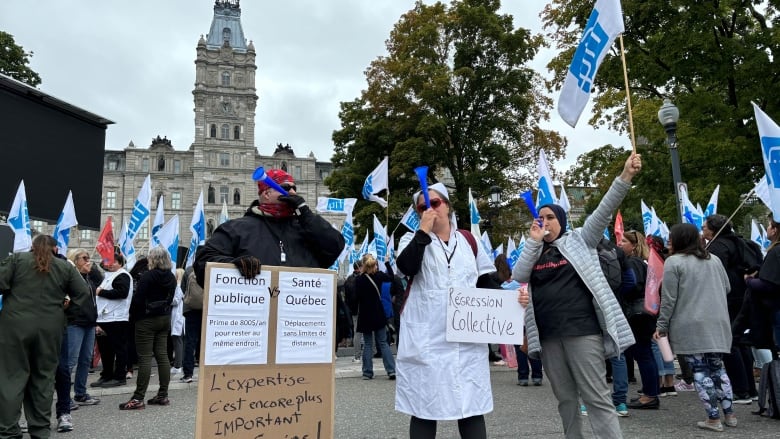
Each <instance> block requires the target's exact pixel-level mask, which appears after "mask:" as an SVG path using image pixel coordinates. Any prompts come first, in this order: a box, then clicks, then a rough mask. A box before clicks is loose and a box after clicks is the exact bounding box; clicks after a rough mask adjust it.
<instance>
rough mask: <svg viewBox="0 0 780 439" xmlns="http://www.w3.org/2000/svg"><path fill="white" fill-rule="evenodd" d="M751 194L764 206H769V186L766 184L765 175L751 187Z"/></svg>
mask: <svg viewBox="0 0 780 439" xmlns="http://www.w3.org/2000/svg"><path fill="white" fill-rule="evenodd" d="M753 192H755V194H756V196H757V197H758V198H759V199H760V200H761V202H762V203H764V205H765V206H767V207H769V206H770V203H771V200H770V199H769V186H768V185H767V184H766V174H764V176H763V177H761V180H758V183H756V186H755V187H753Z"/></svg>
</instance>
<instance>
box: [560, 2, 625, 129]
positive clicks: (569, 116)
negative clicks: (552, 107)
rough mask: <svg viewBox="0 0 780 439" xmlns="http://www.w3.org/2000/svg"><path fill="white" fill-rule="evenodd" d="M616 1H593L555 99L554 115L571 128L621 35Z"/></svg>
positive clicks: (621, 24)
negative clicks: (613, 44) (616, 40)
mask: <svg viewBox="0 0 780 439" xmlns="http://www.w3.org/2000/svg"><path fill="white" fill-rule="evenodd" d="M624 30H625V29H624V27H623V11H622V10H621V7H620V0H597V1H596V6H595V7H594V8H593V12H592V13H591V14H590V18H588V24H587V25H586V26H585V32H584V33H583V35H582V39H581V40H580V44H579V45H578V46H577V50H576V51H575V52H574V58H573V59H572V60H571V64H570V65H569V70H568V71H567V72H566V79H565V80H564V81H563V87H561V95H560V97H559V98H558V114H560V115H561V118H562V119H563V120H564V121H565V122H566V123H568V124H569V125H570V126H571V127H572V128H574V126H576V125H577V120H578V119H579V118H580V115H581V114H582V110H584V109H585V105H586V104H587V103H588V100H589V99H590V92H591V89H593V80H594V79H595V78H596V71H597V70H598V69H599V65H601V61H602V60H603V59H604V56H605V55H606V54H607V51H608V50H609V48H610V47H612V42H613V41H615V38H616V37H617V36H618V35H620V34H621V33H623V31H624Z"/></svg>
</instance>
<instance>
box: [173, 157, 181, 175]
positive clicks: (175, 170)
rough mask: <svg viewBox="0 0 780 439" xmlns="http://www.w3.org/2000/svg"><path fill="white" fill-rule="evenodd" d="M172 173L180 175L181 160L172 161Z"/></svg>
mask: <svg viewBox="0 0 780 439" xmlns="http://www.w3.org/2000/svg"><path fill="white" fill-rule="evenodd" d="M173 173H174V174H181V160H174V161H173Z"/></svg>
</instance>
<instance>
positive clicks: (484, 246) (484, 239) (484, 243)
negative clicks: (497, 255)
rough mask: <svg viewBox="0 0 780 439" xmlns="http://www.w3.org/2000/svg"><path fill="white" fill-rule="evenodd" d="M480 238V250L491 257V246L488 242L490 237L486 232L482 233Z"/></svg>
mask: <svg viewBox="0 0 780 439" xmlns="http://www.w3.org/2000/svg"><path fill="white" fill-rule="evenodd" d="M480 238H481V239H480V242H481V243H482V249H483V250H485V253H487V254H489V255H492V254H493V244H492V243H491V242H490V237H489V236H488V234H487V232H482V236H481V237H480Z"/></svg>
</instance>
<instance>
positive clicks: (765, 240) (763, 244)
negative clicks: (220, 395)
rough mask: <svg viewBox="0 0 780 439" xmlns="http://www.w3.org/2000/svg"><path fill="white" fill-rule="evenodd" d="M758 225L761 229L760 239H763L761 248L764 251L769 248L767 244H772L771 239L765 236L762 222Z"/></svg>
mask: <svg viewBox="0 0 780 439" xmlns="http://www.w3.org/2000/svg"><path fill="white" fill-rule="evenodd" d="M758 227H759V228H760V229H761V239H762V240H763V242H762V243H761V249H762V250H763V251H764V253H766V252H767V251H768V250H769V246H770V245H772V240H771V239H769V238H767V234H766V229H765V228H764V225H763V224H759V225H758Z"/></svg>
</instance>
